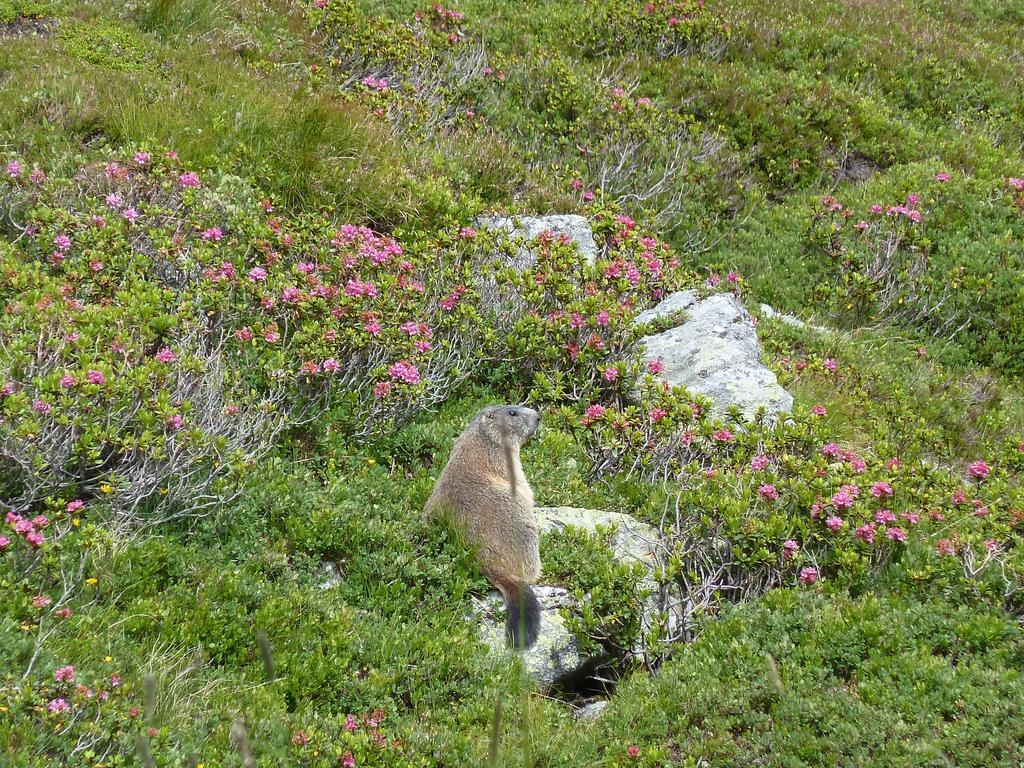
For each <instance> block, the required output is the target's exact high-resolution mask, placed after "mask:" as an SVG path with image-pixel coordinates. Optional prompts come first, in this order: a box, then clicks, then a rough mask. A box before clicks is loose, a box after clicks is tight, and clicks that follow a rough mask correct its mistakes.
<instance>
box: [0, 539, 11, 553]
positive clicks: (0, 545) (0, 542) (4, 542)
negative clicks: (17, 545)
mask: <svg viewBox="0 0 1024 768" xmlns="http://www.w3.org/2000/svg"><path fill="white" fill-rule="evenodd" d="M9 546H11V539H10V537H9V536H0V552H3V551H4V550H5V549H7V548H8V547H9Z"/></svg>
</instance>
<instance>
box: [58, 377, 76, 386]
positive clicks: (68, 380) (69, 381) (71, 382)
mask: <svg viewBox="0 0 1024 768" xmlns="http://www.w3.org/2000/svg"><path fill="white" fill-rule="evenodd" d="M60 385H61V387H62V388H64V389H70V388H71V387H73V386H75V377H74V376H72V375H71V374H70V373H65V374H64V375H63V376H61V377H60Z"/></svg>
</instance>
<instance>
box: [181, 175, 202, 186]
mask: <svg viewBox="0 0 1024 768" xmlns="http://www.w3.org/2000/svg"><path fill="white" fill-rule="evenodd" d="M178 184H180V185H181V186H182V187H183V188H185V189H189V188H191V189H198V188H199V187H200V184H199V176H198V175H197V174H195V173H191V172H189V173H183V174H181V175H180V176H179V177H178Z"/></svg>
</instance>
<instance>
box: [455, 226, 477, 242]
mask: <svg viewBox="0 0 1024 768" xmlns="http://www.w3.org/2000/svg"><path fill="white" fill-rule="evenodd" d="M459 237H461V238H462V239H463V240H472V239H473V238H474V237H476V230H475V229H473V228H472V227H463V228H462V229H460V230H459Z"/></svg>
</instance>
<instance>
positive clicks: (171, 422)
mask: <svg viewBox="0 0 1024 768" xmlns="http://www.w3.org/2000/svg"><path fill="white" fill-rule="evenodd" d="M182 424H184V420H183V419H182V418H181V414H180V413H176V414H174V415H173V416H171V417H170V418H169V419H167V426H168V427H170V428H171V429H173V430H179V429H181V427H182Z"/></svg>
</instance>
